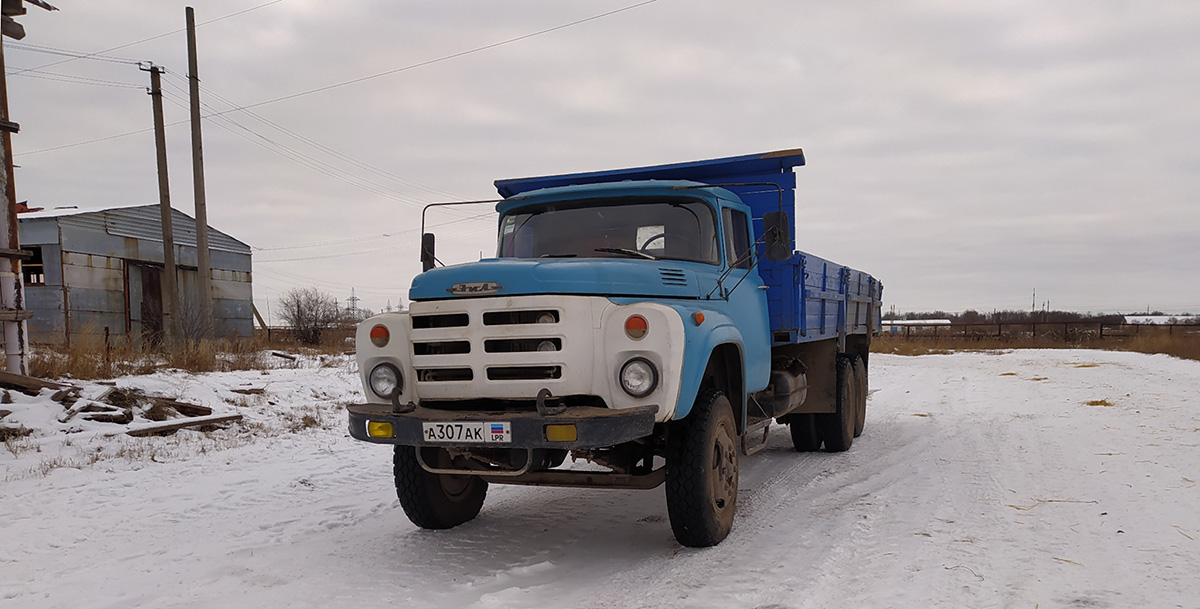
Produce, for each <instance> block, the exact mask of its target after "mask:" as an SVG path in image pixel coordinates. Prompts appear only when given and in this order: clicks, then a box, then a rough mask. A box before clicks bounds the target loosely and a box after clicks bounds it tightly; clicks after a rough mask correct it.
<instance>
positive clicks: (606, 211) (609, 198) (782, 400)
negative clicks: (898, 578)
mask: <svg viewBox="0 0 1200 609" xmlns="http://www.w3.org/2000/svg"><path fill="white" fill-rule="evenodd" d="M803 164H804V153H803V152H802V151H801V150H798V149H797V150H785V151H779V152H771V153H766V154H755V155H747V156H739V157H730V158H721V159H713V160H706V161H697V162H689V163H679V164H671V165H659V166H653V167H637V168H632V169H622V170H615V171H603V172H593V173H578V174H570V175H554V176H544V177H533V178H521V179H511V180H499V181H497V182H496V183H495V184H496V187H497V190H498V191H499V193H500V195H501V196H502V197H503V198H502V199H497V200H495V201H489V202H488V203H495V207H496V211H497V212H498V213H499V234H498V247H497V253H496V257H495V258H489V259H483V260H479V261H478V262H471V263H467V264H457V265H451V266H438V265H437V262H436V255H435V240H434V237H433V235H431V234H424V235H423V236H422V237H423V238H422V244H421V256H422V260H423V261H424V267H425V271H424V272H423V273H422V274H420V275H418V276H417V277H416V278H414V279H413V282H412V287H411V290H410V292H409V298H410V301H411V305H410V308H409V310H408V311H407V312H403V313H384V314H382V315H377V316H374V317H372V318H370V319H367V320H366V321H364V322H363V323H362V324H361V325H360V326H359V327H358V331H357V358H358V365H359V370H360V375H361V377H362V382H363V386H364V388H365V395H366V397H367V399H366V403H365V404H357V405H351V406H349V407H348V408H347V410H348V411H349V425H350V433H351V435H352V436H353V437H355V438H357V439H359V440H365V441H367V442H375V443H382V444H392V445H394V447H395V448H394V458H393V467H394V476H395V485H396V492H397V495H398V497H399V499H400V504H401V506H402V507H403V508H404V511H405V513H406V514H407V515H408V517H409V518H410V519H411V520H412V521H413V522H414V523H415V524H417V525H419V526H421V527H425V528H432V529H444V528H450V527H453V526H456V525H459V524H462V523H463V522H466V521H468V520H471V519H472V518H474V517H475V516H476V515H477V514H478V513H479V511H480V509H481V507H482V505H483V502H484V497H485V495H486V493H487V488H488V485H489V484H527V485H547V486H582V487H607V488H627V489H628V488H632V489H652V488H656V487H658V486H660V485H664V484H665V487H666V496H667V511H668V514H669V517H670V522H671V528H672V530H673V532H674V533H675V537H676V539H678V540H679V542H680V543H682V544H683V545H686V546H695V547H702V546H711V545H715V544H717V543H719V542H720V541H721V540H722V539H724V538H725V536H726V535H728V533H729V531H730V529H731V528H732V526H733V516H734V511H735V509H736V506H737V492H738V461H739V455H749V454H752V453H753V452H755V451H756V450H757V449H759V448H761V447H762V446H763V445H764V444H765V442H766V437H767V432H768V430H769V427H770V425H771V424H772V422H776V423H780V424H786V425H787V426H788V427H789V428H790V432H791V437H792V442H793V445H794V447H795V449H796V450H798V451H815V450H819V449H820V448H822V447H824V449H825V450H827V451H831V452H838V451H844V450H847V449H849V448H850V445H851V444H852V443H853V441H854V438H855V437H856V436H858V435H859V434H860V433H862V428H863V423H864V419H865V415H866V398H867V362H868V356H869V347H870V342H871V337H872V335H873V334H876V333H877V332H878V330H879V328H880V304H881V296H882V291H883V287H882V285H881V283H880V282H879V281H878V280H876V279H875V278H873V277H871V276H870V275H868V274H866V273H863V272H861V271H857V270H854V269H851V268H849V267H845V266H842V265H839V264H835V263H833V262H830V261H828V260H824V259H822V258H818V257H817V256H813V255H811V254H807V253H804V252H800V251H797V250H796V249H795V239H794V237H793V230H792V228H793V226H795V225H796V223H797V222H798V221H802V220H803V218H802V217H800V216H797V213H796V203H795V185H796V183H795V174H794V173H793V171H792V169H793V167H796V166H800V165H803ZM428 209H429V208H427V211H428ZM568 457H569V458H570V462H569V463H567V460H568Z"/></svg>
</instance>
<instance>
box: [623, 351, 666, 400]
mask: <svg viewBox="0 0 1200 609" xmlns="http://www.w3.org/2000/svg"><path fill="white" fill-rule="evenodd" d="M620 380H621V389H624V390H625V393H628V394H629V395H631V396H633V397H635V398H644V397H646V396H648V395H650V393H651V392H652V391H654V389H655V387H658V370H657V369H656V368H655V367H654V364H652V363H650V360H648V359H646V358H644V357H635V358H633V359H631V360H629V361H627V362H625V365H624V366H621V376H620Z"/></svg>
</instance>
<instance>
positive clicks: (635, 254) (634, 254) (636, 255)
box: [594, 247, 658, 260]
mask: <svg viewBox="0 0 1200 609" xmlns="http://www.w3.org/2000/svg"><path fill="white" fill-rule="evenodd" d="M594 251H597V252H606V253H609V254H625V255H626V256H631V257H633V258H645V259H646V260H658V257H657V256H651V255H650V254H647V253H646V252H639V251H637V250H631V249H626V248H623V247H598V248H596V249H595V250H594Z"/></svg>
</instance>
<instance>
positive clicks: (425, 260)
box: [421, 233, 434, 273]
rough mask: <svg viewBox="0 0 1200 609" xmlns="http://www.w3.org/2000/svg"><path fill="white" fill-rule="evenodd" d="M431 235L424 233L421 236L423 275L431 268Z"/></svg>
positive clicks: (432, 258)
mask: <svg viewBox="0 0 1200 609" xmlns="http://www.w3.org/2000/svg"><path fill="white" fill-rule="evenodd" d="M433 242H434V238H433V233H425V234H424V235H421V272H422V273H424V272H425V271H428V270H429V269H431V268H433V261H434V256H433Z"/></svg>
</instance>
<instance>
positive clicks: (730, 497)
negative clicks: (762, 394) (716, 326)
mask: <svg viewBox="0 0 1200 609" xmlns="http://www.w3.org/2000/svg"><path fill="white" fill-rule="evenodd" d="M737 485H738V442H737V423H736V422H735V421H734V419H733V408H731V407H730V405H729V400H728V399H727V398H726V397H725V395H724V394H722V393H720V392H718V391H713V390H711V389H709V390H702V391H701V392H700V395H699V396H697V398H696V404H695V406H693V407H692V411H691V412H690V413H688V415H687V417H685V418H684V419H682V420H680V421H676V422H675V423H674V424H673V426H672V427H671V431H670V435H669V437H668V441H667V485H666V486H667V514H668V515H669V516H670V518H671V530H672V531H673V532H674V533H675V539H677V540H679V543H681V544H683V545H685V546H689V547H693V548H703V547H708V546H715V545H717V544H718V543H720V542H721V540H722V539H725V536H727V535H729V531H730V529H732V528H733V513H734V510H735V508H736V507H737Z"/></svg>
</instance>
